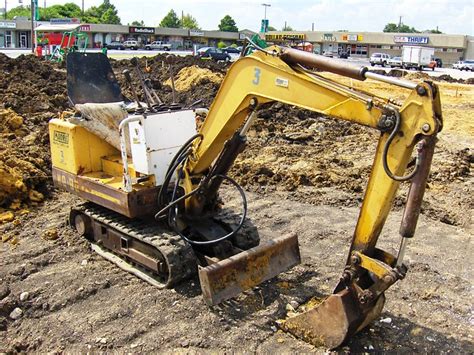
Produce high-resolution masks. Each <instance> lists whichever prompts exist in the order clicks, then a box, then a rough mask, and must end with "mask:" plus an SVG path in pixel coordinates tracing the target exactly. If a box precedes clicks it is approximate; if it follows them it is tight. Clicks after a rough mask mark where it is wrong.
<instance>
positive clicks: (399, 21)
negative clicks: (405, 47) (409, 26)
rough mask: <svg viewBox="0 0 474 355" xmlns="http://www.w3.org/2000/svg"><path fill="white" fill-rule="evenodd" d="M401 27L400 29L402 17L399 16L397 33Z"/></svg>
mask: <svg viewBox="0 0 474 355" xmlns="http://www.w3.org/2000/svg"><path fill="white" fill-rule="evenodd" d="M401 27H402V16H400V19H399V20H398V32H400V28H401Z"/></svg>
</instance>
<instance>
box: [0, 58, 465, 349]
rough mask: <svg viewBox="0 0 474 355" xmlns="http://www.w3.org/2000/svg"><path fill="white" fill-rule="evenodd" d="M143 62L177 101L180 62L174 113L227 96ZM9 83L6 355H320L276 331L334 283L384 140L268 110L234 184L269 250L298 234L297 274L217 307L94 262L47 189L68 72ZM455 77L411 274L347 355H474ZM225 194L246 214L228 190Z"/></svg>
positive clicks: (390, 228)
mask: <svg viewBox="0 0 474 355" xmlns="http://www.w3.org/2000/svg"><path fill="white" fill-rule="evenodd" d="M139 63H140V65H141V67H142V68H146V67H148V70H147V71H149V75H150V78H151V81H152V85H153V87H154V88H155V89H156V90H157V92H158V93H159V95H160V97H161V98H162V99H163V100H164V101H166V102H171V100H172V97H173V94H172V90H171V87H170V85H167V83H166V81H167V80H168V79H169V76H170V68H169V63H171V64H172V67H171V68H172V71H173V73H174V74H175V84H176V87H177V88H178V87H179V88H180V91H178V92H177V93H176V101H177V102H179V103H181V104H183V105H191V104H193V103H194V102H196V101H197V100H202V103H201V104H200V105H198V106H209V105H210V103H211V102H212V99H213V97H214V96H215V94H216V93H217V90H218V87H219V85H218V83H217V82H216V81H217V80H215V78H216V77H217V78H222V77H223V75H224V74H225V72H226V70H227V69H228V66H227V65H226V64H220V63H219V64H216V63H214V62H211V61H202V60H201V61H199V60H196V59H195V58H191V57H186V58H176V57H169V56H164V55H159V56H156V57H154V58H148V59H145V58H142V59H140V61H139ZM112 66H113V68H114V71H115V73H116V75H117V78H118V80H119V82H120V83H121V84H122V88H124V92H125V94H126V95H127V96H128V97H130V98H131V97H133V96H132V93H131V91H130V88H128V87H126V84H125V81H124V77H123V74H122V72H123V70H124V69H129V70H131V71H132V69H133V65H132V64H131V63H130V61H127V60H122V61H112ZM0 72H1V73H2V78H4V79H3V80H2V82H1V83H0V98H1V108H0V178H1V180H0V234H1V235H2V240H3V241H4V243H3V244H2V246H1V249H0V253H1V257H0V352H23V351H24V352H26V351H29V352H31V351H35V352H62V351H66V352H91V351H94V352H98V351H109V352H110V351H114V352H115V351H117V352H158V351H160V352H163V351H165V352H192V353H194V352H204V351H206V352H207V351H209V352H234V351H239V352H240V351H246V352H254V351H258V352H265V353H267V352H278V353H289V352H324V349H322V348H315V347H312V346H310V345H308V344H306V343H304V342H302V341H300V340H297V339H295V338H293V337H291V336H289V335H287V334H285V333H282V332H281V331H280V330H278V329H277V327H276V321H277V320H278V319H282V318H284V317H285V316H286V314H287V313H288V312H292V311H293V309H294V308H298V306H299V305H301V304H303V303H304V302H306V301H308V300H310V299H311V298H313V297H316V298H317V299H320V298H322V297H323V296H324V295H327V294H329V293H330V292H331V291H332V287H333V286H334V285H335V284H336V283H337V280H338V278H339V276H340V274H341V271H342V270H343V266H344V261H345V258H346V254H347V250H348V248H349V245H350V238H351V234H352V231H353V229H354V226H355V223H356V220H357V215H358V208H359V207H360V203H361V201H362V198H363V192H364V189H365V186H366V183H367V179H368V176H369V173H370V167H371V164H372V160H373V156H374V152H375V145H376V141H377V139H378V133H377V132H374V131H372V130H370V129H368V128H365V127H360V126H355V125H352V124H349V123H347V122H342V121H338V120H334V119H330V118H328V117H324V116H321V115H319V114H316V113H312V112H309V111H305V110H300V109H297V108H295V107H291V106H287V105H283V104H279V103H275V104H272V105H267V106H265V107H262V108H261V109H260V110H259V112H258V119H257V121H256V123H255V124H254V126H253V128H252V129H251V130H250V131H249V143H248V147H247V148H246V150H245V151H244V152H243V153H242V154H241V156H240V157H239V158H238V160H237V162H236V164H235V166H234V167H233V169H232V171H231V174H232V176H234V177H235V178H236V179H237V181H238V182H239V183H240V184H242V185H243V186H244V188H245V189H246V190H247V191H248V199H249V213H248V216H249V218H250V221H249V223H251V224H254V225H255V226H257V227H258V229H259V232H260V234H261V236H262V239H266V238H267V237H275V236H278V235H281V234H285V233H287V232H296V233H297V234H298V235H299V240H300V244H301V253H302V258H303V262H302V264H301V265H299V266H297V267H295V268H294V269H293V270H291V271H290V272H287V273H284V274H281V275H280V276H278V277H277V278H275V279H273V280H270V281H268V282H265V283H264V284H262V285H261V286H260V287H258V288H256V289H254V290H252V291H249V292H246V293H245V294H243V295H241V296H239V297H237V298H236V299H234V300H231V301H229V302H226V303H225V304H223V305H221V306H218V307H211V308H209V307H207V306H206V305H205V304H204V302H203V301H202V299H201V296H200V290H199V283H198V280H196V279H194V280H191V281H190V282H187V283H184V284H181V285H179V286H178V287H177V288H176V289H173V290H157V289H155V288H153V287H152V286H150V285H148V284H145V283H144V282H142V281H140V280H138V279H136V278H135V277H133V276H131V275H129V274H127V273H125V272H123V271H121V270H119V269H117V268H116V267H114V266H113V265H111V264H110V263H109V262H107V261H105V260H103V259H101V258H100V257H99V256H97V255H95V254H93V253H91V252H90V250H89V247H88V245H87V243H86V242H85V241H83V240H82V239H80V238H79V237H78V236H77V235H76V234H75V233H74V232H73V231H71V230H70V229H69V227H67V225H66V222H65V220H66V216H67V215H68V212H69V208H70V206H71V205H74V204H76V203H78V202H79V200H78V199H77V198H75V197H74V196H72V195H70V194H67V193H65V192H61V191H58V190H55V189H53V187H52V185H51V180H50V157H49V152H48V148H49V147H48V146H49V143H48V136H47V129H46V128H47V127H46V124H47V121H48V120H49V119H50V118H52V117H58V114H59V112H61V111H63V110H65V109H67V108H68V102H67V97H66V93H65V72H64V70H63V69H61V68H58V67H56V66H54V65H51V64H49V63H46V62H43V61H40V60H38V59H35V58H33V57H29V56H28V57H20V58H18V59H16V60H15V59H9V58H7V57H6V56H3V55H1V54H0ZM324 75H328V76H330V77H332V78H334V79H336V76H333V75H329V74H324ZM394 75H395V74H394ZM134 77H135V76H134ZM341 81H342V82H344V83H346V84H348V85H353V86H354V87H355V88H359V89H363V90H365V91H369V92H372V93H375V94H377V95H381V96H386V97H391V98H393V99H395V100H397V101H402V100H403V98H404V97H406V95H407V92H406V90H403V89H400V90H394V89H393V87H388V86H386V85H382V84H379V83H377V82H373V81H371V80H367V81H366V82H363V83H361V82H352V81H349V80H341ZM448 81H449V80H447V79H446V78H445V81H439V82H438V84H439V85H440V92H441V95H442V96H441V98H442V103H443V114H444V122H445V124H444V130H443V132H442V133H441V134H440V137H439V142H438V145H437V148H436V152H435V157H434V161H433V168H432V174H431V177H430V181H429V183H428V189H427V192H426V195H425V201H424V202H423V206H422V215H421V217H420V222H419V228H418V230H417V235H416V237H415V238H414V239H413V240H412V241H410V243H409V248H408V250H407V258H406V260H407V261H406V262H407V264H408V266H409V273H408V275H407V277H406V279H404V280H402V281H400V282H398V283H397V284H396V285H394V286H393V287H392V288H391V289H390V290H389V291H388V292H387V293H386V294H387V303H386V306H385V309H384V312H383V314H382V317H381V318H380V319H378V320H377V321H375V322H374V323H373V324H371V325H370V326H369V327H368V328H366V329H365V330H364V331H362V332H361V333H359V334H357V335H356V336H355V337H354V338H352V339H351V340H350V341H349V342H348V343H347V344H346V345H345V346H344V347H342V348H341V349H340V351H341V352H385V351H394V352H424V353H426V352H430V353H431V352H453V353H472V352H473V351H474V345H473V336H474V332H473V331H472V301H471V299H472V290H471V288H472V277H471V275H472V271H473V270H472V269H473V268H472V262H471V261H470V260H471V259H472V240H471V236H472V232H473V228H472V220H471V218H472V216H471V215H472V210H473V197H472V196H473V191H472V181H473V179H472V172H471V171H472V170H471V169H472V163H473V156H472V150H470V148H471V147H472V146H473V140H474V139H473V137H474V127H473V122H472V112H473V105H472V102H474V100H473V99H474V88H473V87H472V86H470V85H465V84H459V83H450V82H448ZM134 85H137V86H138V81H137V80H136V79H134ZM180 85H182V86H180ZM406 193H407V186H405V185H402V188H401V190H400V193H399V196H398V197H397V199H396V201H395V206H394V211H393V214H392V215H391V216H390V217H389V219H388V221H387V224H386V227H385V228H384V230H383V231H382V234H381V238H380V239H381V244H382V247H384V248H386V249H387V250H389V251H391V252H394V251H395V250H396V249H397V247H398V243H399V238H398V227H399V222H400V218H401V212H402V207H403V204H404V198H405V196H406ZM224 197H225V199H224V200H225V201H228V200H229V199H228V198H227V197H229V198H230V200H229V202H228V203H227V204H228V205H229V207H235V208H236V209H237V208H238V205H237V203H238V202H237V201H238V199H237V198H235V196H234V194H233V193H232V192H230V191H227V190H226V191H225V193H224ZM2 218H3V219H2ZM2 223H3V225H2ZM25 292H26V293H25Z"/></svg>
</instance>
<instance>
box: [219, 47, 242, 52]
mask: <svg viewBox="0 0 474 355" xmlns="http://www.w3.org/2000/svg"><path fill="white" fill-rule="evenodd" d="M222 51H223V52H225V53H234V54H240V50H239V49H238V48H237V47H226V48H222Z"/></svg>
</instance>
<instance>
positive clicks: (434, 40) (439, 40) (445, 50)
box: [265, 31, 474, 64]
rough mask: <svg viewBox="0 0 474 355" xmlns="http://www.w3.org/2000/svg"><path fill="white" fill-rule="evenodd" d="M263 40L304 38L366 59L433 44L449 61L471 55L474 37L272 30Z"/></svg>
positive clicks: (332, 50) (318, 46)
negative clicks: (409, 47) (380, 54)
mask: <svg viewBox="0 0 474 355" xmlns="http://www.w3.org/2000/svg"><path fill="white" fill-rule="evenodd" d="M265 40H266V41H268V42H273V43H290V44H291V43H295V42H296V41H307V42H310V43H312V44H313V47H314V51H315V52H317V53H320V54H323V53H332V54H333V55H338V54H340V53H341V52H342V53H349V54H350V55H351V56H352V57H361V58H368V57H370V56H371V55H372V54H373V53H386V54H389V55H390V56H400V55H401V54H402V47H403V46H405V45H420V46H427V47H433V48H434V49H435V57H438V58H441V59H442V60H443V62H444V63H446V64H452V63H454V62H456V61H458V60H460V59H472V58H474V56H473V54H474V48H473V45H474V40H473V37H471V36H465V35H448V34H432V33H384V32H329V31H327V32H326V31H305V32H296V31H291V32H284V31H272V32H268V33H266V34H265Z"/></svg>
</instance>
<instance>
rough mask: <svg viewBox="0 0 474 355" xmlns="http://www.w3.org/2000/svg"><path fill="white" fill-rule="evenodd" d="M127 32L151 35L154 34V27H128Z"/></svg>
mask: <svg viewBox="0 0 474 355" xmlns="http://www.w3.org/2000/svg"><path fill="white" fill-rule="evenodd" d="M128 32H129V33H143V34H150V35H153V34H155V28H154V27H129V29H128Z"/></svg>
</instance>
